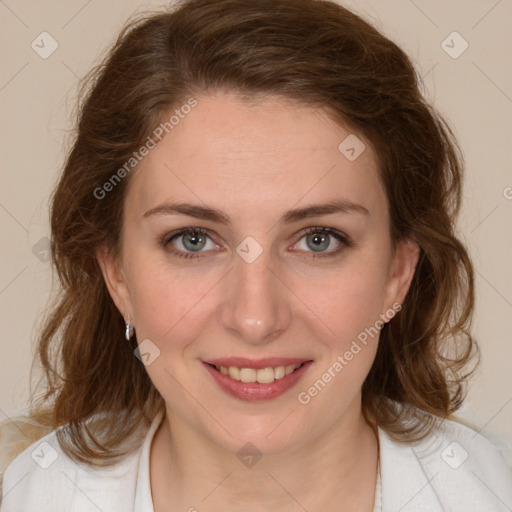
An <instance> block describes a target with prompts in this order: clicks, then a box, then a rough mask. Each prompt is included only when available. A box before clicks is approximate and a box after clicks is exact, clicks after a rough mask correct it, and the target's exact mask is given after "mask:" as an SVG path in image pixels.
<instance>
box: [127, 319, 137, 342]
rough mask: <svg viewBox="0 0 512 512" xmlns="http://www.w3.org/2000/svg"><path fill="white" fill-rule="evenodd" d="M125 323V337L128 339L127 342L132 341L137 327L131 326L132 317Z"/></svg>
mask: <svg viewBox="0 0 512 512" xmlns="http://www.w3.org/2000/svg"><path fill="white" fill-rule="evenodd" d="M124 322H125V324H126V328H125V330H124V337H125V338H126V341H130V339H131V338H132V336H133V334H134V332H135V327H134V326H133V325H130V317H128V320H125V321H124Z"/></svg>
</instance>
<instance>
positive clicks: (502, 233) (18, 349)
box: [0, 0, 512, 445]
mask: <svg viewBox="0 0 512 512" xmlns="http://www.w3.org/2000/svg"><path fill="white" fill-rule="evenodd" d="M344 4H345V5H347V6H348V7H351V8H353V9H354V10H355V11H356V12H359V13H360V14H362V15H363V16H365V17H366V18H367V19H369V20H370V21H371V22H373V23H374V24H375V25H376V26H377V27H378V28H379V29H380V30H382V31H383V32H384V33H385V34H387V35H388V36H389V37H390V38H392V39H393V40H394V41H395V42H397V43H398V44H399V45H401V46H402V47H403V48H404V49H405V50H406V51H407V52H408V53H409V55H410V56H411V57H412V58H413V59H414V61H415V62H416V64H417V67H418V70H419V72H420V74H421V75H422V76H423V77H424V80H425V94H426V96H427V97H428V98H429V99H430V101H432V102H434V104H435V106H436V107H437V108H438V109H439V110H440V111H441V112H442V113H443V114H445V116H446V118H447V119H448V121H449V122H450V123H451V125H452V126H453V127H454V129H455V133H456V135H457V136H458V138H459V140H460V143H461V146H462V149H463V152H464V154H465V156H466V162H467V178H466V184H465V194H464V210H463V214H462V217H461V219H460V223H459V226H460V230H461V232H462V236H463V239H464V240H465V241H466V243H467V244H468V246H469V248H470V251H471V253H472V256H473V258H474V263H475V266H476V270H477V310H476V317H475V323H474V333H475V335H476V336H477V338H478V339H479V341H480V345H481V350H482V364H481V366H480V369H479V371H478V373H477V375H476V376H475V378H474V379H473V381H472V384H471V385H470V388H469V395H468V399H467V402H466V404H465V405H464V407H463V409H462V410H461V415H462V416H463V417H464V418H467V419H469V420H470V421H472V422H473V423H475V424H476V425H477V426H478V428H484V429H485V430H484V431H485V432H487V433H488V434H491V435H492V434H498V435H501V436H505V438H508V440H509V441H510V443H511V445H512V377H511V374H512V372H511V369H510V362H511V360H512V337H511V334H510V324H509V320H510V318H511V317H512V275H511V274H512V273H511V270H510V269H511V264H510V261H511V258H510V254H511V253H512V236H511V235H512V227H511V225H512V222H511V220H512V151H511V146H512V141H511V135H512V72H511V66H510V55H511V53H512V35H511V31H510V20H512V2H511V1H510V0H499V1H497V0H477V1H472V2H467V1H466V0H451V1H450V2H446V1H443V0H430V1H426V0H414V1H412V0H385V1H383V0H379V1H378V2H371V1H369V0H346V1H345V2H344ZM164 5H165V4H163V3H162V2H156V1H155V2H140V1H136V0H129V1H126V0H123V1H121V0H116V1H109V2H100V1H99V0H89V1H87V0H72V1H71V0H59V1H57V0H51V1H46V2H40V1H36V0H32V1H28V0H0V16H1V34H2V36H1V37H2V41H1V48H2V63H3V65H2V69H1V74H0V108H1V115H2V117H1V119H2V123H1V130H2V131H1V139H0V140H1V180H2V186H1V189H0V225H1V229H2V240H3V244H2V265H1V267H0V312H1V322H2V323H1V326H2V331H1V332H2V336H1V342H0V361H1V372H0V421H1V420H3V419H5V418H6V417H9V416H13V415H15V414H18V413H21V412H23V411H24V410H25V408H26V405H27V398H28V394H29V370H30V365H31V361H32V354H33V352H34V346H35V345H34V344H35V337H36V334H37V325H38V321H39V320H40V318H41V317H42V315H43V314H44V308H45V307H46V305H47V301H48V298H49V297H50V292H51V281H52V275H51V269H50V265H49V263H48V262H47V261H46V256H47V253H46V239H45V237H47V236H49V230H48V198H49V195H50V193H51V189H52V186H53V185H54V183H55V181H56V179H57V175H58V172H59V168H60V167H61V165H62V162H63V159H64V155H65V142H66V140H67V132H68V130H69V129H70V128H71V120H72V112H73V108H74V106H75V97H76V91H77V84H78V82H79V80H80V77H82V76H83V75H84V74H85V73H86V72H87V71H88V70H89V69H90V67H91V66H92V65H93V64H94V63H97V62H98V58H99V56H100V55H101V54H102V52H103V51H104V50H105V48H106V47H107V45H109V44H110V43H112V42H113V40H114V38H115V37H116V35H117V33H118V31H119V29H120V28H121V27H122V25H123V24H124V22H125V20H126V19H127V17H128V16H129V15H130V14H132V13H133V12H134V11H143V10H146V9H155V8H159V7H160V8H161V7H162V6H164ZM44 31H46V32H48V33H49V34H50V35H51V37H53V38H54V39H55V40H56V41H57V43H58V48H57V50H56V51H55V52H54V53H53V54H51V55H50V56H49V57H48V58H46V59H43V58H41V57H40V55H39V54H38V53H36V51H34V50H33V49H32V47H31V43H32V41H34V40H35V41H36V43H37V42H38V41H39V45H40V46H41V43H40V40H41V37H45V38H46V39H45V41H46V43H45V49H46V50H48V49H49V48H50V40H49V39H48V36H41V37H39V35H40V34H41V33H42V32H44ZM454 31H456V32H458V33H459V34H460V36H461V37H462V38H463V40H462V39H460V38H459V36H450V37H448V36H449V35H450V34H452V32H454ZM447 37H448V39H447V42H446V43H445V44H448V45H449V46H451V47H452V48H451V49H449V48H447V49H448V51H449V52H451V53H452V55H453V56H456V54H457V53H458V52H460V50H461V49H463V45H464V40H465V41H466V42H467V44H468V48H467V49H466V51H464V52H463V53H462V54H461V55H459V56H458V57H457V58H453V57H452V56H450V55H449V54H448V53H446V52H445V50H444V49H443V47H442V46H441V45H442V42H443V41H444V40H445V39H446V38H447ZM39 51H40V52H41V51H43V49H42V48H41V49H39ZM36 376H37V373H36Z"/></svg>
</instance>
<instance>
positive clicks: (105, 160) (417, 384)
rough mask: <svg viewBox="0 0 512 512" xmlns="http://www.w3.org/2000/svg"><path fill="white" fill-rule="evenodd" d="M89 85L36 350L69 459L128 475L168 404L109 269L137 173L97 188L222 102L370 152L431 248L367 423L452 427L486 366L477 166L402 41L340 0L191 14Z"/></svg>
mask: <svg viewBox="0 0 512 512" xmlns="http://www.w3.org/2000/svg"><path fill="white" fill-rule="evenodd" d="M84 84H85V85H84V86H83V89H82V91H81V94H80V98H81V100H80V102H79V108H78V121H77V129H76V134H75V137H74V140H73V143H72V147H71V149H70V151H69V154H68V157H67V161H66V163H65V166H64V169H63V172H62V174H61V176H60V180H59V182H58V185H57V187H56V189H55V191H54V195H53V198H52V203H51V232H52V238H51V250H52V261H53V265H54V267H55V269H56V271H57V274H58V278H59V280H60V283H61V288H62V291H61V294H60V296H59V297H58V299H57V301H56V303H55V304H54V307H53V309H52V310H51V311H50V313H49V315H48V316H47V318H46V321H45V323H44V327H43V329H42V331H41V335H40V339H39V344H38V352H37V354H36V356H38V357H39V359H40V362H41V364H42V367H43V369H44V380H43V384H44V394H43V395H41V396H39V397H38V398H37V400H36V399H35V398H33V400H32V402H31V413H32V417H33V418H39V420H40V422H41V424H44V425H46V427H47V428H48V429H49V430H53V429H55V428H57V427H59V426H62V425H66V427H65V428H63V429H59V430H58V431H57V436H58V440H59V443H60V444H61V446H62V448H63V450H64V451H65V453H66V454H67V455H69V456H70V457H72V458H74V459H75V460H77V461H82V462H85V463H88V464H92V465H95V464H96V465H109V464H112V463H114V462H116V461H117V460H118V459H119V458H120V457H122V456H123V455H124V454H126V453H127V452H128V451H129V443H130V442H131V441H132V442H133V439H135V437H136V436H135V432H136V430H137V428H138V426H139V425H140V424H148V423H149V422H150V421H151V420H152V419H153V417H154V416H155V414H156V413H157V412H158V410H159V409H161V408H163V406H164V402H163V398H162V397H161V396H160V394H159V393H158V391H157V390H156V389H155V387H154V386H153V384H152V382H151V380H150V379H149V376H148V374H147V372H146V370H145V367H144V365H143V364H141V362H140V361H139V360H138V359H137V358H136V357H134V354H133V351H134V349H135V348H136V346H137V344H136V340H133V342H132V344H130V343H128V342H126V340H125V339H124V320H123V318H122V316H121V314H120V312H119V311H118V310H117V309H116V307H115V305H114V303H113V301H112V299H111V297H110V295H109V293H108V291H107V288H106V285H105V283H104V280H103V277H102V274H101V271H100V268H99V265H98V262H97V259H96V251H97V250H98V248H99V247H102V246H106V247H108V248H109V249H111V250H113V251H118V250H119V241H120V240H119V237H120V230H121V222H122V212H123V200H124V195H125V190H126V186H127V183H128V182H129V179H130V176H129V175H128V176H126V177H125V178H124V179H123V180H120V182H119V183H116V185H115V186H114V187H113V188H112V190H111V191H109V193H108V197H107V198H105V199H98V197H97V193H96V194H95V191H97V190H98V188H101V187H102V186H103V185H104V184H105V183H106V182H107V181H108V180H109V179H110V178H111V177H112V175H113V174H115V173H116V171H117V170H118V169H119V168H121V167H122V166H123V164H125V162H127V161H128V160H129V159H130V158H131V156H132V155H133V152H134V151H137V150H138V149H139V148H140V147H141V146H142V145H143V144H144V142H145V141H146V140H147V137H148V136H149V135H150V134H151V133H152V131H153V130H154V129H155V127H156V126H158V124H159V123H160V122H162V120H163V119H164V118H168V116H169V112H172V111H173V109H175V108H176V107H178V106H180V105H182V104H184V103H186V102H187V100H188V99H189V98H190V97H194V96H195V95H198V96H200V95H204V94H206V93H218V92H221V93H222V92H227V93H236V94H238V95H240V96H241V97H243V98H246V99H254V98H258V97H260V98H261V97H264V96H266V95H275V96H280V97H283V98H287V99H292V100H296V101H297V102H298V103H300V104H303V105H307V106H312V107H314V108H319V109H323V110H324V111H326V112H328V113H329V115H330V116H332V118H333V119H334V120H335V121H336V122H339V123H341V124H343V125H344V126H350V127H351V128H352V129H353V130H354V131H357V132H358V133H361V134H363V135H364V136H365V137H366V138H367V140H369V141H370V143H371V144H372V145H373V147H374V148H375V151H376V154H377V156H378V160H379V167H380V176H381V179H382V182H383V183H384V186H385V190H386V192H387V198H388V203H389V208H390V219H391V226H390V232H391V238H392V241H393V242H394V243H395V244H396V243H397V242H398V241H400V240H401V239H403V238H407V237H409V238H412V239H414V240H415V241H416V242H417V243H418V245H419V247H420V257H419V261H418V264H417V267H416V271H415V275H414V278H413V281H412V284H411V287H410V290H409V293H408V295H407V297H406V299H405V301H404V304H403V308H402V310H401V311H400V313H399V314H397V315H396V316H395V317H394V318H393V319H392V320H391V322H390V323H389V324H388V325H387V326H385V327H384V329H383V330H382V332H381V337H380V342H379V344H378V350H377V354H376V358H375V362H374V364H373V366H372V368H371V370H370V372H369V375H368V376H367V378H366V380H365V382H364V385H363V389H362V402H363V403H362V405H363V412H364V414H365V415H366V416H367V418H371V417H373V418H375V421H376V424H377V425H379V426H380V427H381V428H383V429H384V430H385V431H386V432H387V433H388V434H389V435H391V436H392V437H393V438H395V439H397V440H399V441H401V442H411V441H416V440H419V439H421V438H423V437H424V436H425V435H426V434H427V433H428V432H429V431H430V429H431V428H432V427H433V426H434V425H435V424H436V423H437V422H438V421H440V419H441V418H449V417H453V416H452V414H453V413H454V411H456V410H457V409H458V408H459V406H460V405H461V403H462V401H463V399H464V395H465V392H466V391H465V390H466V388H465V382H466V380H467V377H468V376H469V375H470V374H471V373H472V371H473V370H474V368H473V369H472V370H468V369H467V367H468V363H469V362H470V360H472V358H473V356H474V355H478V347H477V345H476V342H475V341H474V339H473V338H472V336H471V334H470V322H471V316H472V312H473V307H474V275H473V268H472V264H471V261H470V259H469V257H468V253H467V251H466V249H465V247H464V245H463V244H462V243H461V241H460V240H459V239H458V238H457V235H456V233H455V220H456V216H457V214H458V211H459V207H460V203H461V187H462V170H463V157H462V155H461V152H460V149H459V147H458V145H457V142H456V139H455V137H454V135H453V132H452V131H451V130H450V128H449V126H448V125H447V123H446V122H445V121H444V119H443V117H442V116H441V115H440V114H439V113H438V112H437V111H436V110H435V109H434V108H433V107H432V106H431V105H429V104H428V103H427V102H426V101H425V100H424V98H423V97H422V94H421V90H420V89H421V85H422V84H421V78H420V77H419V75H418V74H417V72H416V70H415V68H414V66H413V64H412V62H411V61H410V59H409V58H408V57H407V56H406V54H405V53H404V52H403V51H402V50H401V49H400V48H399V47H398V46H397V45H396V44H394V43H393V42H392V41H390V40H389V39H387V38H386V37H385V36H383V35H382V34H381V33H380V32H379V31H377V30H376V29H375V28H373V27H372V26H371V25H369V24H368V23H367V22H366V21H364V20H363V19H362V18H361V17H359V16H357V15H356V14H354V13H352V12H351V11H349V10H347V9H346V8H344V7H342V6H341V5H338V4H336V3H333V2H329V1H325V0H257V1H255V0H187V1H183V2H181V3H180V4H178V5H177V6H176V7H175V8H174V9H173V10H170V11H168V12H167V11H165V12H158V13H151V14H145V15H138V16H137V17H135V18H134V19H132V20H131V21H130V22H129V23H128V24H127V25H126V26H125V28H124V29H123V31H122V32H121V34H120V35H119V37H118V39H117V41H116V42H115V44H114V45H113V47H112V48H111V49H110V51H109V52H108V54H107V55H106V57H105V59H104V61H103V62H102V64H100V65H99V66H97V67H96V68H94V69H93V71H92V72H91V73H90V74H89V75H88V77H87V80H86V81H85V82H84ZM170 136H172V134H171V135H170ZM117 254H118V252H117ZM40 384H41V383H40ZM93 417H94V420H95V422H91V421H89V420H92V419H93ZM99 424H101V428H99V427H98V425H99ZM93 425H96V427H94V428H93Z"/></svg>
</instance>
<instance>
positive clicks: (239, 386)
mask: <svg viewBox="0 0 512 512" xmlns="http://www.w3.org/2000/svg"><path fill="white" fill-rule="evenodd" d="M274 361H275V362H274ZM274 361H272V360H261V361H259V362H255V361H249V360H243V359H234V358H232V359H230V360H227V359H226V360H218V361H212V362H204V361H202V364H203V366H204V368H205V369H206V371H207V372H208V373H209V375H210V376H211V377H212V378H213V381H214V382H215V383H216V385H217V386H218V387H219V388H220V389H221V390H222V391H224V392H225V393H227V394H228V395H230V396H232V397H235V398H238V399H239V400H245V401H266V400H271V399H273V398H277V397H278V396H280V395H282V394H284V393H285V392H286V391H288V390H289V389H291V388H292V387H293V386H295V385H296V384H297V382H298V381H299V380H300V379H301V378H302V377H303V375H304V373H305V372H306V371H307V369H308V368H309V367H310V366H311V364H312V363H313V361H311V360H309V361H305V360H304V359H302V360H299V359H295V360H292V359H288V360H279V361H277V360H274ZM279 362H282V363H284V362H286V363H288V364H276V363H279ZM221 363H223V364H221Z"/></svg>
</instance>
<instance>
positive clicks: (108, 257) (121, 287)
mask: <svg viewBox="0 0 512 512" xmlns="http://www.w3.org/2000/svg"><path fill="white" fill-rule="evenodd" d="M96 259H97V261H98V265H99V266H100V269H101V273H102V274H103V279H104V280H105V284H106V285H107V289H108V292H109V294H110V296H111V297H112V300H113V301H114V303H115V305H116V306H117V309H118V310H119V312H120V313H121V315H123V317H124V318H125V319H128V318H130V319H132V321H133V314H132V305H131V300H130V291H129V288H128V284H127V281H126V278H125V275H124V272H123V269H122V266H121V262H120V261H119V258H117V257H116V256H115V255H114V254H113V253H112V251H111V250H109V249H108V248H106V247H104V246H103V247H100V248H99V249H98V250H97V251H96Z"/></svg>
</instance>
